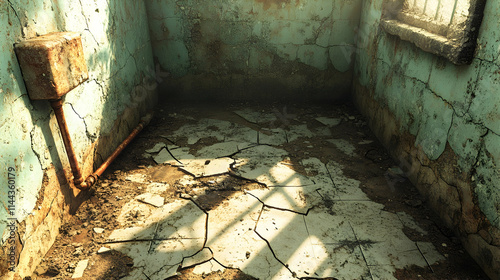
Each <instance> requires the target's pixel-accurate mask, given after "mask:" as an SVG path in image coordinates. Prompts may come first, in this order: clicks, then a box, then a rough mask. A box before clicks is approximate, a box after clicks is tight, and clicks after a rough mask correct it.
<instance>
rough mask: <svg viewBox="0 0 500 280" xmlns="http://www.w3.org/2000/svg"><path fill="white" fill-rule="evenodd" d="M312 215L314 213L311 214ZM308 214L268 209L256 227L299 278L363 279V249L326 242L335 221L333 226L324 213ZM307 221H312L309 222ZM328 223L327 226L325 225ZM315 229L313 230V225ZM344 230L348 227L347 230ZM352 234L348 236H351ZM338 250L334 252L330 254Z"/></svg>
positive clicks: (366, 270) (337, 223)
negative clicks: (319, 214) (321, 214)
mask: <svg viewBox="0 0 500 280" xmlns="http://www.w3.org/2000/svg"><path fill="white" fill-rule="evenodd" d="M309 215H311V214H309ZM309 215H308V216H303V215H299V214H296V213H291V212H288V211H279V210H274V209H265V210H264V212H263V213H262V215H261V218H260V220H259V223H258V226H257V232H258V233H260V234H261V235H262V237H263V238H265V239H266V240H268V241H269V242H270V244H271V248H273V251H274V252H275V253H276V255H277V258H278V259H280V260H281V261H282V262H283V263H285V264H286V265H288V268H289V269H290V270H291V271H292V272H294V273H295V274H296V276H297V277H311V275H314V277H319V278H323V277H335V278H338V277H339V276H344V277H340V278H344V279H362V278H363V277H362V276H364V275H366V273H367V272H368V269H367V266H366V264H365V262H364V260H363V257H362V255H361V252H360V249H359V248H355V246H353V248H350V247H349V246H345V245H343V244H340V243H336V244H333V243H329V244H326V243H325V241H323V239H324V237H325V234H326V232H324V231H322V230H326V229H328V230H330V232H335V230H334V229H333V227H334V226H335V225H339V224H340V225H342V222H340V223H339V222H338V221H337V222H335V223H334V224H333V225H331V227H332V228H331V229H330V228H329V227H328V226H327V225H328V224H329V223H325V220H323V218H325V217H324V216H314V215H312V217H310V218H309ZM306 221H309V223H307V225H306ZM325 224H326V225H325ZM320 225H324V228H316V230H315V231H313V232H312V233H311V231H310V228H311V229H313V228H314V227H315V226H320ZM344 231H345V230H344ZM352 236H353V234H352V233H351V234H350V235H348V236H346V238H349V237H352ZM331 252H335V254H331Z"/></svg>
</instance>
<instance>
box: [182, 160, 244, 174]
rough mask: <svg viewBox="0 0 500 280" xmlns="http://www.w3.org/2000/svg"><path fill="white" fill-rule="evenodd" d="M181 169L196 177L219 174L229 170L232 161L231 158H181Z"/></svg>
mask: <svg viewBox="0 0 500 280" xmlns="http://www.w3.org/2000/svg"><path fill="white" fill-rule="evenodd" d="M182 163H183V164H184V165H183V167H181V169H182V170H184V171H186V172H188V173H190V174H191V175H193V176H194V177H196V178H199V177H206V176H214V175H221V174H225V173H227V172H229V170H230V168H229V167H230V165H231V164H233V163H234V159H232V158H227V157H224V158H216V159H188V160H183V162H182Z"/></svg>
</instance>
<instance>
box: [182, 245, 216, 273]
mask: <svg viewBox="0 0 500 280" xmlns="http://www.w3.org/2000/svg"><path fill="white" fill-rule="evenodd" d="M212 257H213V255H212V251H210V249H208V248H203V249H202V250H201V251H199V252H198V253H196V254H195V255H194V256H191V257H189V258H185V259H184V260H182V267H183V268H186V267H191V266H194V265H197V264H201V263H204V262H207V261H209V260H210V259H212Z"/></svg>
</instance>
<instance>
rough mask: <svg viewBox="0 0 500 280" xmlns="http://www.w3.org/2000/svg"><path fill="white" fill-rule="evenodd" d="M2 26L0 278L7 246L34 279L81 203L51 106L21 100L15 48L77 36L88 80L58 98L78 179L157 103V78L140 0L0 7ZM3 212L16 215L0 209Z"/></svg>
mask: <svg viewBox="0 0 500 280" xmlns="http://www.w3.org/2000/svg"><path fill="white" fill-rule="evenodd" d="M0 26H2V28H0V69H1V70H2V71H0V96H1V99H0V135H1V141H0V151H2V152H1V154H0V162H1V163H2V169H1V170H0V200H1V205H2V207H0V217H1V219H0V234H2V238H1V241H2V247H1V252H0V253H1V256H0V275H3V277H6V278H10V277H12V276H13V274H14V273H12V272H8V269H9V268H10V267H11V266H10V264H9V263H8V262H7V260H6V257H7V256H8V255H9V254H10V253H12V252H11V251H12V250H11V248H10V246H11V245H13V244H11V243H10V242H11V241H12V242H13V241H15V243H16V244H17V245H16V246H15V247H16V248H15V258H16V261H19V264H18V265H17V267H16V273H17V274H18V275H19V276H21V277H24V276H28V275H31V271H32V270H34V268H35V267H36V266H37V265H38V262H39V261H40V260H41V258H42V256H43V255H45V253H46V252H47V250H48V249H49V248H50V246H51V245H52V243H53V241H54V240H55V237H56V236H57V234H58V233H59V227H60V225H61V223H62V222H63V220H64V218H65V217H67V216H68V213H70V212H71V211H74V210H75V209H76V207H77V206H78V204H79V201H80V200H81V199H80V197H79V196H78V192H77V191H75V190H74V189H72V186H71V184H72V183H71V180H70V179H71V173H70V168H69V164H68V160H67V156H66V153H65V150H64V146H63V143H62V140H61V137H60V136H59V135H60V134H59V129H58V126H57V122H56V120H55V117H54V114H53V112H52V109H51V107H50V105H49V103H48V102H47V101H30V99H29V98H28V95H27V92H26V88H25V84H24V82H23V78H22V75H21V71H20V69H19V65H18V62H17V58H16V55H15V53H14V51H13V44H14V43H16V42H19V41H21V40H24V39H28V38H32V37H36V36H37V35H43V34H47V33H50V32H55V31H74V32H79V33H81V36H82V43H83V47H84V54H85V57H86V61H87V67H88V69H89V76H90V78H89V80H88V81H87V82H85V83H84V84H82V85H80V86H79V87H78V88H76V89H74V90H73V91H71V92H70V93H68V94H67V95H66V96H65V105H64V110H65V116H66V120H67V122H68V126H69V130H70V133H71V137H72V140H73V144H74V148H75V150H76V154H77V157H78V159H79V162H80V165H81V166H82V168H83V171H84V172H83V173H84V176H85V177H86V176H87V175H88V174H90V173H91V172H92V170H93V165H97V164H99V163H100V162H101V161H102V159H103V158H106V157H107V156H108V155H109V154H110V152H111V151H112V150H114V148H115V147H116V146H117V145H118V144H119V142H121V140H123V139H124V138H125V137H126V135H128V133H129V132H130V131H131V129H133V127H134V126H135V125H136V124H137V123H138V121H139V119H140V117H141V116H142V115H143V114H144V113H145V112H146V109H147V108H150V107H151V105H152V104H153V103H154V98H155V94H154V89H155V84H156V80H155V77H154V76H155V73H154V64H153V57H152V50H151V44H150V39H149V33H148V22H147V17H146V10H145V5H144V3H143V1H137V0H130V1H122V0H108V1H79V0H70V1H55V0H36V1H34V0H10V1H0ZM145 83H146V84H145ZM9 168H11V170H15V171H12V172H8V170H9ZM9 177H15V178H14V180H15V185H16V189H15V192H16V193H15V197H14V201H13V202H11V201H10V199H9V196H8V194H9V193H8V191H9V189H8V186H9V185H8V178H9ZM12 182H13V181H12ZM8 206H14V207H15V210H14V211H12V213H11V212H6V210H7V208H8ZM8 218H15V219H17V220H15V223H14V224H15V227H13V228H9V227H7V221H8V222H9V223H10V222H11V220H7V219H8ZM11 233H12V236H13V238H10V236H11ZM3 277H0V278H2V279H5V278H3Z"/></svg>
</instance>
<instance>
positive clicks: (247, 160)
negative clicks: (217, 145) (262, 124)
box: [233, 145, 313, 187]
mask: <svg viewBox="0 0 500 280" xmlns="http://www.w3.org/2000/svg"><path fill="white" fill-rule="evenodd" d="M287 155H288V153H287V152H286V151H285V150H282V149H278V148H274V147H271V146H267V145H260V146H256V147H251V148H248V149H245V150H243V151H241V152H240V153H238V154H236V155H235V156H234V158H235V159H236V164H235V165H234V166H233V169H234V171H235V173H236V174H238V175H239V176H241V177H244V178H246V179H249V180H254V181H257V182H259V183H262V184H264V185H266V186H268V187H272V186H294V187H298V186H306V185H311V184H313V182H312V181H311V180H309V179H308V178H307V177H306V176H304V175H302V174H300V173H297V172H295V171H294V170H293V169H292V168H291V167H290V166H289V165H288V164H286V163H284V162H283V159H284V158H285V156H287Z"/></svg>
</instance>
